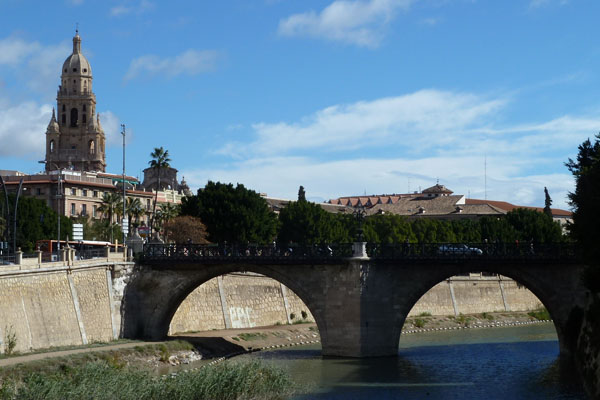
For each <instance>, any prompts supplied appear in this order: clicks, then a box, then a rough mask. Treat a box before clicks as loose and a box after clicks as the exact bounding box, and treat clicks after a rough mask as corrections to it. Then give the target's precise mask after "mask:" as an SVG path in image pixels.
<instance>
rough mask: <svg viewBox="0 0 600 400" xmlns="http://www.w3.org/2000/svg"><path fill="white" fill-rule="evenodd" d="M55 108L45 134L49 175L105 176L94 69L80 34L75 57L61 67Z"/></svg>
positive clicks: (77, 37)
mask: <svg viewBox="0 0 600 400" xmlns="http://www.w3.org/2000/svg"><path fill="white" fill-rule="evenodd" d="M56 106H57V108H56V113H55V111H54V110H52V118H51V119H50V123H49V124H48V129H47V130H46V171H52V170H56V167H58V168H60V169H72V170H75V171H100V172H104V170H105V168H106V158H105V152H104V145H105V137H104V131H103V130H102V127H101V126H100V118H99V116H98V115H97V114H96V95H95V94H94V93H93V92H92V68H91V66H90V63H89V62H88V60H87V59H86V58H85V56H84V55H83V54H82V53H81V37H80V36H79V32H77V31H76V34H75V37H74V38H73V54H71V55H70V56H69V57H67V59H66V60H65V62H64V64H63V67H62V74H61V84H60V85H59V86H58V93H57V95H56Z"/></svg>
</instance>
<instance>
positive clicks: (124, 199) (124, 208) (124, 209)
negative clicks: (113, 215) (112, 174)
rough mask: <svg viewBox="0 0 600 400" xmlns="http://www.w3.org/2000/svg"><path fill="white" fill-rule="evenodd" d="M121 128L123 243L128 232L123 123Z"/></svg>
mask: <svg viewBox="0 0 600 400" xmlns="http://www.w3.org/2000/svg"><path fill="white" fill-rule="evenodd" d="M121 129H122V132H121V134H122V135H123V218H122V219H121V229H122V231H123V243H125V236H127V235H126V233H129V229H127V232H126V230H125V223H126V222H129V218H127V214H126V212H127V207H126V200H127V199H126V196H125V124H121Z"/></svg>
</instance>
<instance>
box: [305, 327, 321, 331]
mask: <svg viewBox="0 0 600 400" xmlns="http://www.w3.org/2000/svg"><path fill="white" fill-rule="evenodd" d="M308 330H309V331H313V332H318V331H319V329H318V328H317V327H316V326H309V327H308Z"/></svg>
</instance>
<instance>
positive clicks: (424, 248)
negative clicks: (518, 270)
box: [142, 242, 579, 263]
mask: <svg viewBox="0 0 600 400" xmlns="http://www.w3.org/2000/svg"><path fill="white" fill-rule="evenodd" d="M367 255H368V256H369V257H371V258H372V259H376V260H380V261H400V260H406V261H418V260H419V261H442V262H453V261H462V260H474V261H475V260H477V261H481V262H493V261H516V262H546V261H553V262H556V261H565V262H574V261H577V260H578V259H579V257H578V255H579V252H578V251H577V247H576V246H575V245H574V244H572V243H544V244H535V243H530V242H527V243H518V242H516V243H471V244H464V243H401V244H380V243H368V244H367ZM352 256H353V253H352V244H351V243H343V244H320V245H308V246H298V245H290V246H283V247H282V246H276V245H266V246H263V245H252V244H248V245H235V244H234V245H230V244H221V245H219V244H210V245H202V244H146V245H144V251H143V254H142V258H143V259H144V261H178V262H179V261H188V262H194V263H198V262H200V263H217V262H283V263H285V262H294V263H298V262H303V261H307V262H308V261H310V262H320V263H332V262H335V261H339V260H340V259H344V258H349V257H352Z"/></svg>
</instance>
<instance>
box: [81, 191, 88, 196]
mask: <svg viewBox="0 0 600 400" xmlns="http://www.w3.org/2000/svg"><path fill="white" fill-rule="evenodd" d="M81 195H82V196H83V197H87V189H83V190H82V191H81Z"/></svg>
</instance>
